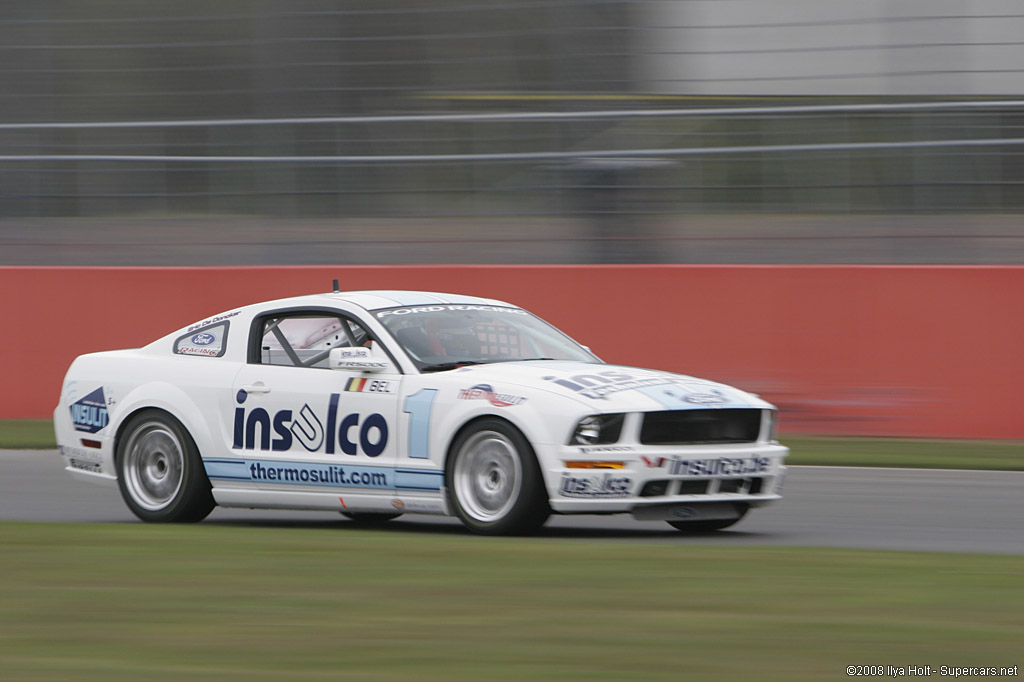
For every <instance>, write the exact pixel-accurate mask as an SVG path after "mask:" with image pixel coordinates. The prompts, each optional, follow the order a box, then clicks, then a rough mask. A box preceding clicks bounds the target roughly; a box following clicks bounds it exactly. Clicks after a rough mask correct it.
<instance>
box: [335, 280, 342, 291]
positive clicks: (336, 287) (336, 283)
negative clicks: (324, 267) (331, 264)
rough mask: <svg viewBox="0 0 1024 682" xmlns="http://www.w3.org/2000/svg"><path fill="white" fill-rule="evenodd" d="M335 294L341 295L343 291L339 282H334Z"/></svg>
mask: <svg viewBox="0 0 1024 682" xmlns="http://www.w3.org/2000/svg"><path fill="white" fill-rule="evenodd" d="M334 293H336V294H340V293H341V289H339V288H338V280H334Z"/></svg>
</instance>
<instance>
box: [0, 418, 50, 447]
mask: <svg viewBox="0 0 1024 682" xmlns="http://www.w3.org/2000/svg"><path fill="white" fill-rule="evenodd" d="M56 447H57V440H56V438H55V436H54V434H53V422H52V421H51V420H49V419H0V450H52V449H54V448H56Z"/></svg>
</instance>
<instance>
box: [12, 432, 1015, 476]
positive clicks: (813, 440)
mask: <svg viewBox="0 0 1024 682" xmlns="http://www.w3.org/2000/svg"><path fill="white" fill-rule="evenodd" d="M781 440H782V442H783V443H785V444H786V445H788V446H789V447H790V449H791V454H790V458H789V464H821V465H832V466H882V467H922V468H930V469H994V470H1013V471H1020V470H1024V443H1020V442H1007V441H985V440H922V439H912V438H903V439H896V438H853V437H824V436H821V437H813V436H795V435H790V434H785V435H783V436H782V437H781ZM55 447H57V443H56V441H55V440H54V436H53V425H52V423H51V422H50V421H49V420H44V419H23V420H8V421H3V420H0V449H32V450H49V449H53V448H55Z"/></svg>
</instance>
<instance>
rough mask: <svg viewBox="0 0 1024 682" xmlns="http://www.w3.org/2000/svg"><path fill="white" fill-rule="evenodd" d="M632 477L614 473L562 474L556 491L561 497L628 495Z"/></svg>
mask: <svg viewBox="0 0 1024 682" xmlns="http://www.w3.org/2000/svg"><path fill="white" fill-rule="evenodd" d="M632 487H633V479H631V478H626V477H623V476H616V475H614V474H604V475H603V476H574V475H570V474H562V480H561V482H560V483H559V484H558V492H559V494H561V495H562V497H629V494H630V489H631V488H632Z"/></svg>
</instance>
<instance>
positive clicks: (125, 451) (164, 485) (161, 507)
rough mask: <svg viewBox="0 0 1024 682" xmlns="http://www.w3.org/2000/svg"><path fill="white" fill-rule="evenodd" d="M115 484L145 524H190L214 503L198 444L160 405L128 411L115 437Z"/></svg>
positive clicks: (199, 518) (204, 516)
mask: <svg viewBox="0 0 1024 682" xmlns="http://www.w3.org/2000/svg"><path fill="white" fill-rule="evenodd" d="M114 457H115V462H116V466H117V485H118V487H119V488H120V489H121V497H123V498H124V501H125V503H126V504H127V505H128V508H129V509H131V510H132V513H133V514H135V515H136V516H137V517H139V518H140V519H142V520H143V521H148V522H150V523H194V522H196V521H202V520H203V519H204V518H206V517H207V516H208V515H209V513H210V512H211V511H213V508H214V507H215V506H216V503H215V502H214V500H213V493H212V492H211V489H210V480H209V479H208V478H207V476H206V470H205V469H204V468H203V462H202V459H201V458H200V457H199V448H197V447H196V444H195V441H194V440H192V436H191V435H189V432H188V431H187V430H186V429H185V427H184V426H182V424H181V422H179V421H178V420H177V419H175V418H174V417H172V416H171V415H169V414H167V413H166V412H162V411H160V410H145V411H143V412H139V413H138V414H136V415H135V416H133V417H132V418H131V419H130V420H129V421H128V423H127V424H126V425H125V428H124V431H123V433H122V434H121V436H120V437H119V438H118V439H117V447H116V449H115V454H114Z"/></svg>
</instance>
